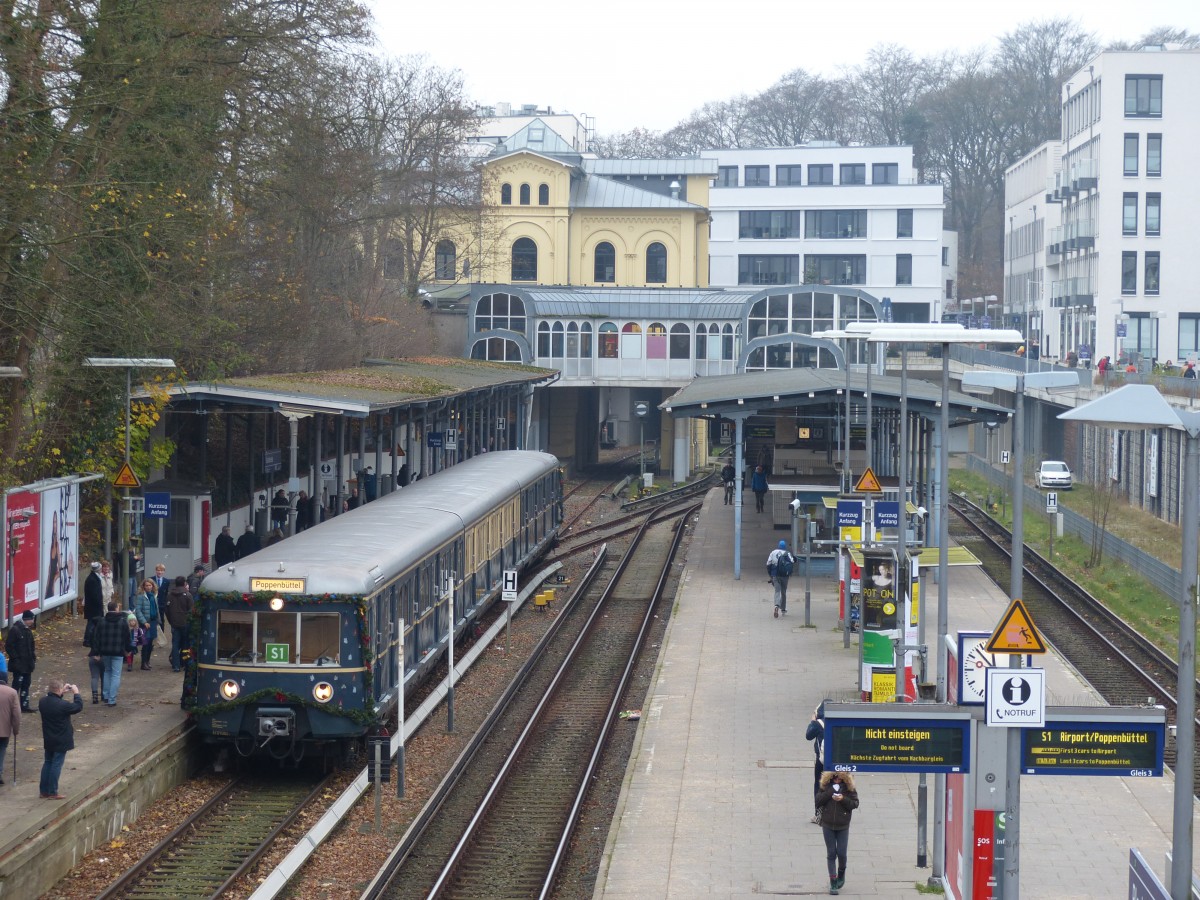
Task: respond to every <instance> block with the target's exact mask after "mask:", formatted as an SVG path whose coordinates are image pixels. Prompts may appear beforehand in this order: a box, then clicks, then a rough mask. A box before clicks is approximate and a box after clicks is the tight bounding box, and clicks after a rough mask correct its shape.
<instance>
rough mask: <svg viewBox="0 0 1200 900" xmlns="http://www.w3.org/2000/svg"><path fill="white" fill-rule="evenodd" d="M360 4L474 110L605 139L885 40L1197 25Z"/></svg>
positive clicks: (753, 2)
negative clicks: (556, 120) (452, 72)
mask: <svg viewBox="0 0 1200 900" xmlns="http://www.w3.org/2000/svg"><path fill="white" fill-rule="evenodd" d="M368 2H369V3H370V5H371V6H372V7H373V9H374V10H375V16H376V32H377V34H378V36H379V39H380V42H381V51H382V52H384V53H386V54H388V55H392V56H407V55H410V54H423V55H425V56H426V57H427V58H428V59H429V61H430V62H431V63H433V64H434V65H436V66H439V67H441V68H446V69H459V70H461V72H462V73H463V75H464V76H465V80H466V85H467V90H468V92H469V94H470V95H471V97H472V98H473V99H474V100H476V101H477V102H479V103H482V104H486V105H493V104H495V103H498V102H508V103H511V104H513V105H514V106H520V105H522V104H525V103H533V104H536V105H537V106H538V107H539V108H545V107H546V106H550V107H552V108H553V109H554V110H555V111H556V112H572V113H575V114H577V115H581V116H582V115H588V116H593V117H594V118H595V124H596V130H597V132H598V133H600V134H612V133H615V132H619V131H627V130H629V129H631V128H635V127H638V126H641V127H646V128H653V129H656V130H662V129H666V128H670V127H671V126H672V125H675V124H676V123H678V122H679V121H680V120H681V119H683V118H685V117H686V116H687V115H688V114H689V113H690V112H691V111H692V110H694V109H696V108H698V107H699V106H701V105H702V104H704V103H706V102H708V101H710V100H724V99H728V98H730V97H733V96H736V95H738V94H754V93H758V92H759V91H762V90H764V89H766V88H767V87H770V85H772V84H773V83H774V82H775V81H777V80H778V79H779V77H780V76H781V75H783V74H784V73H786V72H789V71H791V70H792V69H796V68H803V69H805V70H806V71H808V72H810V73H812V74H817V75H823V76H826V77H835V76H837V75H839V74H840V73H842V72H844V71H845V70H846V69H849V68H853V67H854V66H856V65H858V64H860V63H861V62H862V61H863V60H864V59H865V57H866V54H867V51H868V50H870V49H871V48H872V47H875V46H878V45H880V44H888V43H894V44H899V45H901V46H903V47H906V48H908V49H909V50H910V51H911V52H912V53H913V54H914V55H915V56H917V57H925V56H933V55H936V54H939V53H942V52H944V51H948V50H968V49H973V48H978V47H991V46H993V45H994V43H995V39H996V38H997V37H998V36H1000V35H1002V34H1004V33H1006V32H1008V31H1011V30H1013V29H1015V28H1016V27H1018V26H1020V25H1024V24H1028V23H1030V22H1034V21H1038V20H1041V19H1048V18H1058V17H1070V18H1075V19H1076V20H1077V21H1079V23H1080V24H1081V25H1082V27H1083V28H1084V29H1086V30H1088V31H1091V32H1093V33H1095V34H1096V35H1097V36H1098V38H1099V39H1100V41H1101V42H1102V43H1108V42H1109V41H1115V40H1126V41H1132V40H1134V39H1136V38H1138V37H1140V36H1141V35H1142V34H1144V33H1145V32H1147V31H1149V30H1151V29H1153V28H1157V27H1159V26H1163V25H1169V26H1172V27H1176V28H1184V29H1187V30H1188V31H1192V32H1197V33H1200V2H1197V0H1138V2H1136V3H1120V2H1117V0H1098V2H1095V3H1090V4H1086V5H1085V4H1082V3H1079V2H1078V0H1003V2H1000V3H996V4H987V5H986V7H984V8H982V9H981V8H980V7H979V6H972V4H970V3H966V2H962V0H958V2H955V3H948V2H941V0H910V2H908V3H898V2H895V0H886V2H885V0H860V2H857V3H814V4H808V3H801V2H798V0H740V2H723V3H716V2H712V0H688V2H683V0H639V2H632V0H609V2H607V3H602V4H595V3H569V2H562V0H522V2H520V3H500V2H496V0H452V2H450V3H448V4H447V5H446V6H442V5H441V4H440V3H411V2H403V0H368ZM985 10H986V11H985ZM542 23H552V24H551V27H549V28H546V27H543V26H542Z"/></svg>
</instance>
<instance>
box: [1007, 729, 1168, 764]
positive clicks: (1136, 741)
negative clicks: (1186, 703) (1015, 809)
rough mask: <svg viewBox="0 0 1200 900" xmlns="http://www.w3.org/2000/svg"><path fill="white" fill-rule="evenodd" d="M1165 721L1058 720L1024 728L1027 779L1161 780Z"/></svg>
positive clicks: (1022, 749) (1024, 759) (1022, 761)
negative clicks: (1107, 777)
mask: <svg viewBox="0 0 1200 900" xmlns="http://www.w3.org/2000/svg"><path fill="white" fill-rule="evenodd" d="M1165 741H1166V725H1165V724H1164V723H1162V722H1137V721H1135V722H1128V723H1126V722H1111V721H1110V722H1057V721H1054V720H1052V719H1050V718H1047V719H1046V726H1045V727H1044V728H1023V729H1021V774H1023V775H1132V776H1135V777H1136V776H1141V777H1143V778H1161V777H1162V773H1163V744H1164V743H1165Z"/></svg>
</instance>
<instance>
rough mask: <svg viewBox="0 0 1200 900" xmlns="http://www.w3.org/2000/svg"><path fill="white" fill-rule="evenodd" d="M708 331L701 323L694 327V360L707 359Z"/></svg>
mask: <svg viewBox="0 0 1200 900" xmlns="http://www.w3.org/2000/svg"><path fill="white" fill-rule="evenodd" d="M707 351H708V329H707V328H706V327H705V325H704V323H703V322H700V323H699V324H698V325H696V359H705V358H707Z"/></svg>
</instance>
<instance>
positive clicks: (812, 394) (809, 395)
mask: <svg viewBox="0 0 1200 900" xmlns="http://www.w3.org/2000/svg"><path fill="white" fill-rule="evenodd" d="M815 396H817V395H816V394H814V393H813V392H812V391H809V392H808V399H809V400H811V399H812V398H813V397H815Z"/></svg>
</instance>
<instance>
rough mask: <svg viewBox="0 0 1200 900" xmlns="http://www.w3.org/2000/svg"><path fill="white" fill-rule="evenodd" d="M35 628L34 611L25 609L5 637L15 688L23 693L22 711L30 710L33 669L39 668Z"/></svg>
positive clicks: (5, 646) (19, 692)
mask: <svg viewBox="0 0 1200 900" xmlns="http://www.w3.org/2000/svg"><path fill="white" fill-rule="evenodd" d="M33 628H34V620H33V613H32V612H30V611H29V610H25V612H23V613H21V618H19V619H17V620H16V621H14V622H13V623H12V627H10V628H9V629H8V637H6V638H5V639H4V652H5V653H7V654H8V671H9V672H11V673H12V686H13V690H15V691H16V692H17V693H18V694H20V695H21V712H30V709H29V685H30V684H31V683H32V681H33V670H34V669H35V668H37V643H36V642H35V641H34V639H33Z"/></svg>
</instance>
